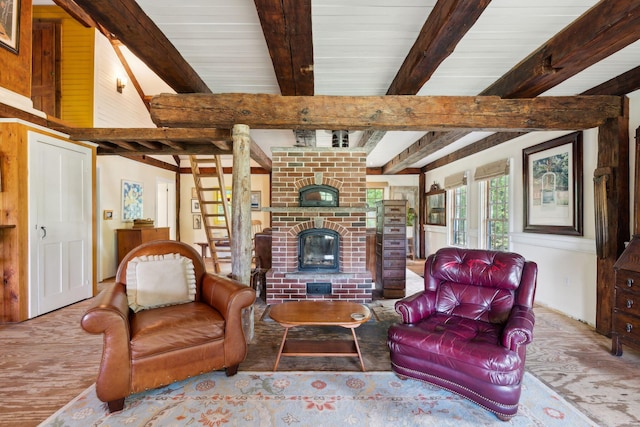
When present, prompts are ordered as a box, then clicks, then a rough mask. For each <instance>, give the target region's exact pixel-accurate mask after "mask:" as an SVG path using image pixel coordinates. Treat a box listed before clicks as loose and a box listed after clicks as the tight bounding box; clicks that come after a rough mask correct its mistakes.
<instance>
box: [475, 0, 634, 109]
mask: <svg viewBox="0 0 640 427" xmlns="http://www.w3.org/2000/svg"><path fill="white" fill-rule="evenodd" d="M639 38H640V2H638V1H629V2H626V1H619V0H602V1H600V2H599V3H598V4H596V5H595V6H593V7H592V8H591V9H589V10H588V11H587V12H585V13H584V14H583V15H582V16H581V17H579V18H578V19H577V20H575V21H574V22H573V23H572V24H570V25H569V26H567V27H565V28H564V29H563V30H562V31H560V32H559V33H557V34H556V35H555V36H553V37H552V38H551V39H550V40H549V41H548V42H546V43H544V44H543V45H542V46H541V47H540V48H538V49H537V50H536V51H534V52H533V53H531V54H530V55H529V56H528V57H527V58H525V59H524V60H523V61H521V62H520V63H519V64H517V65H516V66H515V67H513V68H512V69H511V70H510V71H509V72H507V73H506V74H505V75H504V76H502V77H501V78H500V79H498V80H497V81H496V82H495V83H493V84H492V85H491V86H489V87H488V88H487V89H485V90H484V91H482V93H480V95H497V96H500V97H503V98H530V97H533V96H538V95H541V94H542V93H544V92H546V91H547V90H549V89H551V88H553V87H555V86H556V85H558V84H560V83H562V82H563V81H565V80H567V79H568V78H570V77H573V76H575V75H576V74H578V73H579V72H581V71H583V70H584V69H586V68H587V67H589V66H591V65H593V64H595V63H596V62H599V61H601V60H603V59H604V58H606V57H608V56H610V55H612V54H613V53H615V52H617V51H619V50H620V49H622V48H624V47H626V46H628V45H630V44H631V43H634V42H635V41H637V40H638V39H639Z"/></svg>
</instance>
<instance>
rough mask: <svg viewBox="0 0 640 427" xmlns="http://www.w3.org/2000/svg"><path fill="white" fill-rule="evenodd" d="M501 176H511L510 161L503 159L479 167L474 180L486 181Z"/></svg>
mask: <svg viewBox="0 0 640 427" xmlns="http://www.w3.org/2000/svg"><path fill="white" fill-rule="evenodd" d="M501 175H509V159H501V160H497V161H495V162H491V163H487V164H486V165H482V166H478V167H477V168H476V173H475V175H474V176H473V178H474V179H475V180H476V181H486V180H487V179H491V178H495V177H497V176H501Z"/></svg>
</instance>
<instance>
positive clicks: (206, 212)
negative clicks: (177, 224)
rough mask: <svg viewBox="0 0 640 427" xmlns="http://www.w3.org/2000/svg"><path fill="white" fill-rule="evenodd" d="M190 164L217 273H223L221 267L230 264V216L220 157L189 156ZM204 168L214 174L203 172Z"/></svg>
mask: <svg viewBox="0 0 640 427" xmlns="http://www.w3.org/2000/svg"><path fill="white" fill-rule="evenodd" d="M189 160H190V162H191V172H192V173H193V181H194V183H195V188H196V192H197V195H198V203H199V204H200V212H201V214H202V224H203V227H204V231H205V234H206V235H207V243H208V244H209V250H210V251H211V258H212V259H213V268H214V272H216V273H220V263H221V262H231V225H230V219H231V216H230V209H229V200H228V199H227V194H226V187H225V185H224V172H223V170H222V163H221V161H220V156H189ZM204 168H207V169H210V168H213V169H215V171H214V172H203V171H202V169H204Z"/></svg>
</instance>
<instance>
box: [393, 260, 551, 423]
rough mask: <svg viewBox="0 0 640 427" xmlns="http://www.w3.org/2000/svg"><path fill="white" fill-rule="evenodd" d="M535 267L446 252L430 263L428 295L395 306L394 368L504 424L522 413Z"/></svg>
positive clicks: (427, 265)
mask: <svg viewBox="0 0 640 427" xmlns="http://www.w3.org/2000/svg"><path fill="white" fill-rule="evenodd" d="M537 271H538V268H537V266H536V264H535V263H534V262H531V261H526V260H525V259H524V258H523V257H522V256H520V255H518V254H515V253H510V252H495V251H486V250H479V249H460V248H443V249H440V250H439V251H438V252H436V253H435V254H433V255H430V256H429V257H428V258H427V261H426V263H425V266H424V291H421V292H418V293H417V294H415V295H412V296H410V297H407V298H405V299H402V300H400V301H398V302H396V311H397V312H398V313H399V314H400V315H401V316H402V323H398V324H395V325H392V326H391V328H389V334H388V341H387V343H388V346H389V350H390V353H391V367H392V369H393V370H394V371H395V372H396V373H398V374H399V375H401V376H403V377H411V378H415V379H418V380H421V381H425V382H429V383H432V384H435V385H437V386H440V387H443V388H446V389H448V390H451V391H453V392H455V393H458V394H460V395H462V396H464V397H466V398H468V399H470V400H472V401H474V402H476V403H477V404H479V405H481V406H483V407H484V408H486V409H488V410H489V411H492V412H494V413H495V414H496V415H497V416H498V418H500V419H502V420H506V419H509V418H510V417H512V416H513V415H515V414H516V412H517V411H518V402H519V400H520V389H521V386H522V376H523V375H524V364H525V357H526V346H527V344H529V343H530V342H531V340H532V339H533V326H534V322H535V316H534V314H533V300H534V296H535V290H536V277H537Z"/></svg>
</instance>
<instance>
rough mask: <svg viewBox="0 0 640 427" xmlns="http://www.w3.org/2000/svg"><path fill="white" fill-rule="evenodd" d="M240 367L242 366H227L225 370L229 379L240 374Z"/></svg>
mask: <svg viewBox="0 0 640 427" xmlns="http://www.w3.org/2000/svg"><path fill="white" fill-rule="evenodd" d="M239 366H240V365H233V366H227V367H226V368H224V372H225V373H226V374H227V376H228V377H232V376H234V375H235V374H237V373H238V367H239Z"/></svg>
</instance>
